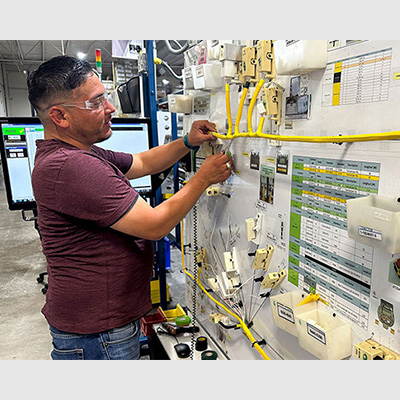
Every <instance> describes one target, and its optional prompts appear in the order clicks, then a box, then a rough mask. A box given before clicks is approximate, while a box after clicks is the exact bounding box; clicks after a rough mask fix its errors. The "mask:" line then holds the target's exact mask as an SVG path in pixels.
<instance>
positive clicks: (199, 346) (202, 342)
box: [195, 336, 208, 351]
mask: <svg viewBox="0 0 400 400" xmlns="http://www.w3.org/2000/svg"><path fill="white" fill-rule="evenodd" d="M207 346H208V344H207V338H206V337H205V336H199V337H198V338H197V339H196V347H195V349H196V350H197V351H204V350H206V349H207Z"/></svg>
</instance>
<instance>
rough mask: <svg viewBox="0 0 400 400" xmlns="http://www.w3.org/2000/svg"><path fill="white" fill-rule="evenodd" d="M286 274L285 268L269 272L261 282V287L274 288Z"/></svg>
mask: <svg viewBox="0 0 400 400" xmlns="http://www.w3.org/2000/svg"><path fill="white" fill-rule="evenodd" d="M286 275H287V272H286V270H285V269H284V270H282V271H281V272H271V273H269V274H268V275H267V276H266V277H265V278H264V280H263V281H262V282H261V287H262V288H263V289H269V288H271V289H274V288H276V287H277V286H278V285H279V284H280V283H281V282H282V281H283V280H284V279H285V278H286Z"/></svg>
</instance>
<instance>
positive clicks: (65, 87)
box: [27, 56, 92, 111]
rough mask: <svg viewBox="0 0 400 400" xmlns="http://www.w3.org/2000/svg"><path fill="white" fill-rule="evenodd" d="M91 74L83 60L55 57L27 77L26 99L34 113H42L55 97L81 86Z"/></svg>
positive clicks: (89, 67) (88, 65) (90, 69)
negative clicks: (44, 107) (27, 98)
mask: <svg viewBox="0 0 400 400" xmlns="http://www.w3.org/2000/svg"><path fill="white" fill-rule="evenodd" d="M90 72H92V67H91V66H90V64H89V63H88V62H87V61H85V60H78V59H77V58H75V57H70V56H57V57H53V58H51V59H50V60H48V61H45V62H44V63H43V64H41V65H40V66H39V67H38V69H37V70H36V71H33V72H32V73H31V74H30V75H29V77H28V81H27V84H28V97H29V101H30V102H31V104H32V106H33V107H34V108H35V109H36V111H44V110H43V108H42V107H43V106H45V105H47V106H50V105H51V104H50V103H51V102H52V101H54V99H55V98H56V97H59V96H62V95H68V94H70V92H71V91H72V90H73V89H76V88H77V87H79V86H80V85H82V84H83V83H84V82H85V81H86V79H87V78H88V77H89V75H90Z"/></svg>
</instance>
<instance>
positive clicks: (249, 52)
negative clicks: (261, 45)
mask: <svg viewBox="0 0 400 400" xmlns="http://www.w3.org/2000/svg"><path fill="white" fill-rule="evenodd" d="M242 62H243V76H245V77H249V78H254V77H255V75H256V64H257V61H256V48H255V47H253V46H249V47H243V49H242Z"/></svg>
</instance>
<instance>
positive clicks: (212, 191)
mask: <svg viewBox="0 0 400 400" xmlns="http://www.w3.org/2000/svg"><path fill="white" fill-rule="evenodd" d="M206 195H207V196H210V197H211V196H219V195H220V191H219V187H217V186H209V187H208V188H207V189H206Z"/></svg>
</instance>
